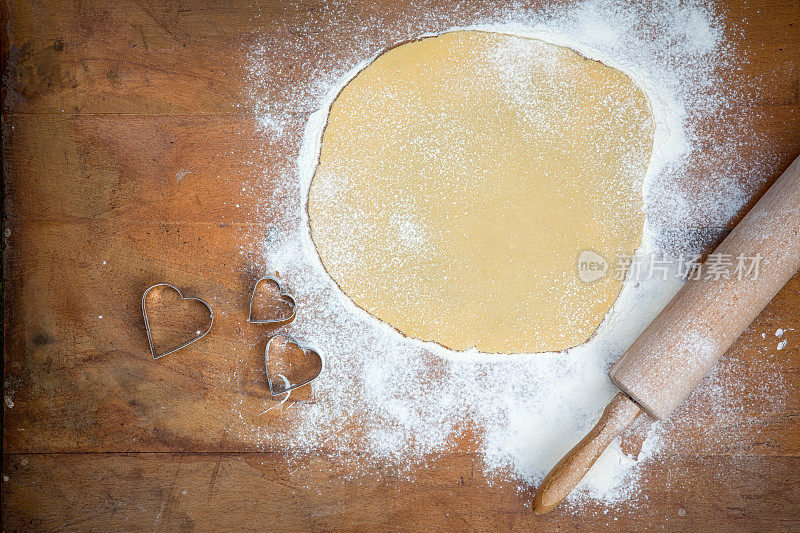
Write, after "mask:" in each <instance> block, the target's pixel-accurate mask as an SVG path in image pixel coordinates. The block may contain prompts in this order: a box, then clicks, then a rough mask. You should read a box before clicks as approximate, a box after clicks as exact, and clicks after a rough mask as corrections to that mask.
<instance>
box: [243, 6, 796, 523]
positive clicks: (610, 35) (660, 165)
mask: <svg viewBox="0 0 800 533" xmlns="http://www.w3.org/2000/svg"><path fill="white" fill-rule="evenodd" d="M646 4H647V5H646V6H644V5H629V4H628V3H623V2H616V1H612V0H588V1H585V2H580V3H577V4H574V5H572V6H553V7H550V8H547V9H538V10H537V9H532V8H529V7H526V6H524V5H522V4H521V3H520V4H519V5H515V4H513V3H512V4H510V5H507V6H504V7H499V8H498V7H496V6H491V7H473V8H465V7H464V6H458V8H455V7H454V8H452V10H453V11H452V12H443V11H427V12H426V15H425V16H423V17H422V18H420V17H415V18H411V17H410V16H409V15H406V14H404V13H402V12H393V13H390V14H389V13H386V14H381V13H376V12H373V11H365V12H364V13H363V16H362V17H361V20H360V21H359V22H358V23H357V24H356V23H353V22H352V21H350V20H345V19H344V18H343V15H342V14H341V13H340V12H339V11H337V10H336V9H334V8H333V7H330V8H327V7H321V8H320V9H321V11H320V13H319V15H318V18H317V21H316V22H315V23H313V24H310V25H308V26H302V27H292V28H289V27H287V28H284V30H285V31H277V30H280V29H277V30H276V31H274V32H271V33H270V35H264V36H254V37H253V41H252V42H251V43H249V44H250V45H251V53H250V63H249V65H248V68H249V71H250V94H249V97H250V100H251V101H250V106H251V109H252V110H253V112H254V113H255V115H256V117H257V122H258V123H257V127H258V128H259V129H260V131H261V133H262V134H263V136H264V143H265V148H264V150H263V152H261V153H257V154H253V156H252V161H251V162H252V164H253V168H254V172H256V173H259V179H260V184H261V185H263V189H262V188H261V187H260V186H259V187H256V188H254V189H253V190H252V192H253V194H262V192H261V191H262V190H268V191H271V192H270V194H269V195H266V196H264V197H263V198H262V203H261V205H260V207H259V209H258V211H257V212H256V213H253V221H254V222H258V221H263V220H268V221H270V223H271V224H273V228H272V230H270V232H269V233H268V235H267V236H266V237H265V236H264V235H263V234H260V235H252V247H251V248H250V249H246V250H244V253H245V254H247V256H248V258H249V259H250V261H251V262H252V264H253V265H255V266H256V267H259V268H261V269H263V271H266V272H275V271H277V272H279V273H280V277H281V280H282V282H283V281H287V282H289V283H290V284H291V286H292V287H293V290H294V292H293V294H294V297H295V299H296V301H297V302H298V307H299V310H298V314H297V318H296V320H295V321H294V322H293V323H292V324H291V326H290V328H289V329H290V333H291V334H292V335H293V336H295V337H297V338H302V339H304V340H305V341H307V342H309V343H310V344H313V345H314V346H315V347H317V348H319V350H320V352H321V353H323V356H324V357H325V360H326V365H325V370H324V372H323V373H322V374H321V375H320V376H319V377H318V378H317V380H315V381H314V383H313V385H312V387H313V390H314V396H315V403H310V404H302V405H300V404H298V407H297V408H296V409H292V410H291V411H284V412H282V416H285V417H286V419H287V426H286V428H285V430H282V431H280V430H266V429H264V428H263V427H262V426H261V425H260V424H259V421H258V420H256V419H254V418H253V416H252V413H249V412H248V411H247V409H246V408H245V407H244V406H243V405H242V404H234V405H232V406H231V409H232V412H233V413H234V416H233V417H232V421H231V431H233V432H235V433H237V434H238V435H239V436H240V437H241V438H242V440H244V441H245V442H250V443H252V444H253V445H255V446H261V447H265V448H266V447H269V446H270V445H271V444H281V445H282V446H286V447H290V448H292V449H294V450H296V451H297V452H298V453H302V452H304V451H319V450H323V449H324V450H326V451H327V453H330V454H331V455H332V456H336V457H339V458H341V460H342V461H344V462H346V463H347V465H348V470H349V474H348V475H349V476H351V477H358V476H359V475H361V474H362V473H363V474H364V475H367V473H368V472H369V471H371V470H370V467H371V466H372V464H371V463H370V461H371V460H374V461H380V462H381V464H383V465H386V464H390V465H393V468H395V469H396V470H397V471H400V472H407V473H408V475H412V474H411V467H412V466H419V465H420V464H423V465H424V464H425V462H426V454H430V453H434V452H445V451H448V450H454V449H456V447H458V446H462V445H463V444H461V441H462V440H463V437H464V436H465V435H467V436H471V437H470V438H473V439H474V436H475V435H477V439H476V440H471V441H470V442H473V444H471V445H470V450H475V449H476V447H477V451H479V452H480V453H481V455H482V459H483V465H484V469H485V472H486V475H487V476H488V478H489V479H490V480H497V481H498V482H506V481H507V480H509V479H510V480H514V481H515V482H517V483H519V486H520V490H526V489H529V488H530V487H531V486H535V485H536V484H538V482H539V481H541V479H542V478H543V476H544V475H545V474H546V472H547V471H548V470H549V469H550V468H551V467H552V466H553V464H554V463H555V462H556V461H557V460H558V459H559V458H560V457H561V456H562V454H563V453H565V452H566V451H567V450H568V449H569V448H570V447H571V446H572V445H573V444H575V443H576V442H577V441H578V440H579V439H580V438H581V437H582V436H583V435H584V434H585V432H586V431H587V430H588V429H589V428H590V427H591V426H592V424H593V423H594V422H595V421H596V420H597V418H598V417H599V415H600V411H601V409H602V407H603V406H604V405H605V404H606V403H607V401H608V400H609V399H610V398H611V397H612V396H613V395H614V394H615V388H614V387H613V385H612V384H611V382H610V381H609V379H608V377H607V375H606V372H607V370H608V369H609V367H610V366H611V365H612V364H613V363H614V362H615V361H616V360H617V358H618V357H619V356H620V355H621V354H622V353H623V352H624V350H625V349H626V348H627V346H628V345H629V344H630V343H631V342H632V341H633V340H634V339H635V338H636V336H637V335H638V334H639V333H640V332H641V331H642V330H643V329H644V328H645V327H646V325H647V324H648V323H649V321H650V320H652V318H654V317H655V315H656V314H657V313H658V312H659V311H660V309H661V308H662V307H663V306H664V305H665V304H666V303H667V302H668V301H669V299H670V298H671V297H672V295H673V294H674V293H675V292H676V291H677V290H678V289H679V287H680V285H681V280H680V277H679V276H678V275H676V274H675V273H674V272H672V273H671V275H669V276H667V279H666V280H662V279H647V276H641V277H640V279H629V280H628V282H627V283H626V289H625V290H624V291H623V293H622V295H621V296H620V298H619V300H618V301H617V303H616V304H615V305H614V307H613V309H612V311H611V313H610V314H609V315H608V316H607V317H606V319H605V321H604V322H603V324H602V325H601V327H600V330H599V331H598V332H597V334H596V335H595V336H594V337H593V338H592V339H591V340H590V341H589V342H587V343H586V344H584V345H582V346H579V347H577V348H574V349H571V350H568V351H566V352H563V353H548V354H528V355H513V356H512V355H509V356H504V355H487V354H480V353H477V352H462V353H456V352H451V351H448V350H445V349H443V348H441V347H439V346H436V345H430V344H425V343H422V342H419V341H415V340H412V339H407V338H404V337H402V336H401V335H400V334H398V333H397V332H396V331H395V330H393V329H392V328H390V327H388V326H387V325H385V324H383V323H381V322H379V321H377V320H376V319H374V318H372V317H371V316H370V315H368V314H367V313H366V312H364V311H362V310H360V309H358V308H357V307H355V306H354V305H353V304H352V302H351V301H350V300H349V299H348V298H347V297H346V296H345V295H344V294H342V293H341V291H340V290H339V289H338V287H337V286H336V285H335V283H334V282H333V281H332V280H331V278H330V277H329V276H328V274H327V273H326V272H325V270H324V269H323V267H322V265H321V263H320V260H319V258H318V256H317V252H316V250H315V248H314V246H313V243H312V242H311V239H310V236H309V228H308V221H307V216H306V210H305V202H306V195H307V193H308V188H309V184H310V180H311V177H312V176H313V173H314V169H315V167H316V162H317V156H318V154H319V148H320V139H321V134H322V130H323V128H324V126H325V121H326V119H327V114H328V109H329V107H330V105H331V102H332V101H333V99H334V98H335V96H336V95H337V94H338V92H339V91H340V90H341V88H342V87H344V85H345V84H346V83H347V82H348V81H349V80H350V79H351V78H352V77H353V76H354V75H355V74H356V73H357V72H359V71H360V70H361V69H362V68H364V67H365V66H366V65H367V64H369V62H370V61H372V60H373V59H374V58H375V57H376V56H377V55H378V54H380V53H381V52H383V51H385V50H386V49H388V48H389V47H391V46H394V45H396V44H398V43H401V42H405V41H408V40H411V39H418V38H420V37H423V36H428V35H435V34H439V33H442V32H445V31H452V30H454V29H465V28H470V29H485V30H489V31H496V32H502V33H509V34H515V35H521V36H528V37H537V38H539V39H542V40H545V41H548V42H551V43H554V44H559V45H564V46H569V47H572V48H574V49H575V50H577V51H578V52H580V53H581V54H583V55H585V56H587V57H589V58H592V59H598V60H601V61H603V62H604V63H607V64H608V65H609V66H612V67H614V68H617V69H619V70H621V71H623V72H624V73H626V74H628V75H629V76H630V77H631V78H632V79H633V80H634V81H635V82H636V83H637V85H639V86H640V87H641V88H642V89H643V90H644V91H645V92H646V94H647V96H648V98H649V99H650V102H651V107H652V109H653V112H654V117H655V121H656V141H655V147H654V148H655V151H654V156H653V160H652V163H651V167H650V170H649V172H648V175H647V177H646V179H645V183H644V187H645V209H646V214H647V228H646V240H645V242H644V243H643V245H642V248H641V249H640V250H639V252H640V253H643V254H644V253H664V254H669V255H674V254H679V253H686V252H688V251H698V250H704V249H706V248H707V247H708V246H709V244H710V243H712V242H714V240H716V239H718V237H719V233H715V232H713V231H699V230H695V231H689V230H688V229H687V228H688V227H690V226H692V225H695V226H698V225H700V226H701V227H713V226H724V225H726V224H728V223H729V221H730V220H731V219H732V218H734V217H735V216H736V215H737V214H738V213H739V211H740V210H741V209H742V208H743V206H744V204H745V202H746V201H747V200H748V199H749V198H750V197H751V196H752V194H753V193H754V192H755V191H756V190H757V189H758V187H759V186H760V185H761V183H762V182H763V180H764V179H766V178H767V177H768V176H769V175H770V174H771V173H772V172H774V170H775V166H776V164H777V161H776V158H775V156H774V155H773V154H772V153H771V152H770V151H769V150H768V149H767V146H768V144H767V143H766V141H765V139H763V138H761V137H759V135H758V133H754V131H756V132H757V128H755V127H754V123H755V120H756V118H757V117H756V116H755V115H754V112H750V111H748V110H747V108H742V107H740V105H741V102H742V101H743V100H746V98H748V97H749V98H752V95H743V94H741V90H740V87H742V86H745V85H746V84H744V83H742V82H741V80H739V79H738V72H739V70H738V69H739V67H738V65H739V62H742V61H747V56H748V54H747V50H742V49H738V48H735V47H734V46H732V45H731V44H729V43H730V42H731V41H732V40H733V39H730V37H733V36H735V35H736V34H737V33H738V32H739V31H740V29H739V28H737V27H735V26H732V25H731V24H730V23H729V22H728V21H725V20H722V19H720V18H719V16H718V15H717V13H716V8H715V7H714V5H713V4H708V3H707V2H700V1H691V0H690V1H688V2H681V3H677V2H669V1H666V0H659V1H656V2H647V3H646ZM445 9H447V8H445ZM384 17H386V18H384ZM388 17H390V18H391V20H389V18H388ZM299 57H302V58H308V59H306V60H305V61H306V63H300V64H298V63H297V58H299ZM546 59H547V58H543V57H539V58H531V57H528V56H526V55H525V54H523V53H522V51H519V50H516V51H515V50H498V51H497V54H496V61H497V65H498V68H502V69H504V70H505V71H507V73H508V79H509V80H511V81H512V82H513V80H514V79H515V76H516V74H517V72H516V69H518V68H524V64H525V62H526V61H530V60H538V61H544V60H546ZM509 95H510V97H511V98H518V97H519V98H520V101H519V103H520V105H525V104H526V102H525V101H524V93H519V92H515V91H514V88H513V87H509ZM531 111H532V113H533V114H532V115H531V119H532V120H535V109H532V110H531ZM710 122H712V123H713V124H712V125H711V126H712V128H711V129H712V130H713V131H711V132H709V131H708V130H709V123H710ZM709 138H711V139H713V141H714V142H713V143H711V144H709V143H708V139H709ZM701 141H702V142H701ZM275 153H279V154H286V153H290V154H294V156H295V157H294V159H291V160H280V161H276V160H275V155H274V154H275ZM753 154H758V155H757V156H753ZM697 176H704V177H706V178H707V179H703V180H698V179H697ZM398 217H399V218H398V220H397V221H396V222H397V231H398V242H400V243H405V244H406V245H408V246H416V245H420V244H422V245H424V231H423V229H422V228H421V227H420V225H419V223H418V220H417V219H416V218H415V217H414V213H401V214H399V215H398ZM350 260H352V261H358V260H359V259H358V257H352V258H350ZM764 342H767V341H764ZM765 346H766V345H765ZM774 349H775V346H774V343H772V344H770V345H769V346H768V347H767V348H765V349H764V350H763V351H762V353H763V354H764V362H763V364H761V363H759V364H758V365H734V364H728V363H725V362H724V361H723V363H722V364H720V365H718V367H716V369H715V370H714V372H713V373H712V375H711V376H709V378H708V379H706V380H705V381H704V382H703V384H702V385H701V386H700V387H699V389H698V390H697V391H695V393H694V394H693V395H692V398H690V400H689V402H688V403H687V404H686V405H685V406H684V407H683V408H681V410H680V411H679V412H678V413H677V414H676V416H675V417H674V418H673V419H672V420H670V421H668V422H665V423H660V424H656V425H654V426H652V427H651V428H649V429H648V428H646V427H645V426H640V427H639V428H638V429H635V430H634V431H633V432H632V436H633V437H638V438H639V441H640V446H639V448H640V450H637V451H633V452H632V451H627V452H626V451H623V446H622V445H621V443H619V442H618V443H615V444H614V445H612V446H611V447H610V448H609V450H608V451H607V452H606V453H605V454H604V455H603V457H601V459H600V461H599V463H598V466H597V467H596V468H595V469H593V471H592V472H591V473H590V475H589V476H587V478H586V479H585V480H584V481H583V482H582V483H581V485H580V487H579V490H578V491H575V492H574V493H573V495H572V496H570V499H569V500H568V502H567V504H568V505H571V506H573V508H575V509H577V508H578V507H580V506H582V504H583V503H584V502H586V501H589V500H591V501H595V502H601V503H607V504H616V503H618V502H622V501H627V502H628V505H633V503H632V498H634V497H635V496H636V494H637V493H638V491H639V489H638V485H637V482H638V481H639V480H640V479H641V475H642V471H643V469H642V465H646V464H648V462H651V461H657V460H661V458H664V457H667V456H668V454H669V452H670V451H671V450H676V451H679V450H680V448H679V442H678V440H676V439H673V438H672V435H675V434H676V432H681V431H688V430H693V429H696V426H698V425H700V423H699V422H697V421H698V420H700V421H701V422H702V424H705V425H704V426H703V431H704V432H705V434H706V435H709V438H712V437H711V436H713V435H718V433H714V430H715V428H716V427H717V424H719V423H720V422H719V420H718V419H716V420H715V419H714V418H715V416H716V415H719V414H720V413H719V412H713V413H711V414H709V413H708V412H707V411H706V410H705V409H706V407H707V406H712V410H713V408H714V407H713V406H719V408H720V409H723V408H724V409H731V410H734V414H735V409H736V408H737V406H739V408H740V409H744V405H745V404H746V402H751V401H752V402H759V403H761V404H765V405H767V406H768V407H769V408H770V409H774V410H776V411H777V410H780V409H781V408H782V405H783V400H782V398H783V397H784V396H783V395H784V394H785V388H784V387H782V380H781V378H780V375H779V374H777V373H776V372H774V368H775V367H774V363H773V362H771V360H770V357H768V354H769V353H773V352H770V350H773V351H774ZM242 364H244V363H242ZM742 366H746V367H747V368H746V369H742V368H741V367H742ZM742 372H744V373H746V374H748V375H749V376H750V377H751V378H757V379H762V380H764V382H765V383H768V384H769V386H765V387H763V388H761V389H760V390H756V391H748V393H747V394H749V396H748V397H745V398H744V399H739V400H737V399H736V398H737V395H738V394H739V392H740V391H737V390H736V388H735V386H734V384H735V383H736V382H738V381H740V380H741V379H743V375H742ZM701 400H702V401H701ZM737 402H740V403H737ZM741 402H745V403H741ZM277 412H280V411H277ZM256 414H257V413H256ZM270 414H272V413H270ZM744 430H746V428H745V429H744ZM637 432H638V435H637ZM714 444H715V443H710V444H709V445H714ZM716 444H718V443H716ZM351 451H363V452H367V453H366V454H365V455H364V456H358V457H355V456H353V455H349V454H348V452H351ZM363 457H367V458H363ZM370 458H371V459H370Z"/></svg>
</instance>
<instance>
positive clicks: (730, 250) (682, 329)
mask: <svg viewBox="0 0 800 533" xmlns="http://www.w3.org/2000/svg"><path fill="white" fill-rule="evenodd" d="M712 256H717V257H716V259H717V260H720V259H727V258H730V261H731V262H732V263H734V264H735V263H736V261H737V258H739V257H747V258H751V260H750V265H751V266H753V265H757V267H758V272H757V273H756V272H750V273H749V274H748V275H742V276H739V275H738V274H737V275H733V276H731V277H729V278H728V279H718V280H714V279H713V278H714V277H716V275H712V267H711V263H712ZM712 256H709V258H707V259H706V262H705V263H704V264H703V266H702V267H701V269H700V274H699V275H697V276H693V277H692V279H690V280H688V281H687V282H686V284H685V285H684V286H683V287H682V288H681V290H680V291H679V292H678V294H676V295H675V297H674V298H673V299H672V300H671V301H670V302H669V304H667V306H666V307H665V308H664V310H662V311H661V313H660V314H659V315H658V316H657V317H656V318H655V320H653V322H652V323H651V324H650V325H649V326H648V327H647V329H645V330H644V332H643V333H642V334H641V335H640V336H639V338H638V339H636V341H635V342H634V343H633V344H632V345H631V347H630V348H628V350H627V351H626V352H625V354H624V355H623V356H622V358H620V360H619V361H617V363H616V364H615V365H614V366H613V367H612V368H611V371H610V372H609V376H610V377H611V381H613V382H614V384H615V385H617V387H619V388H620V390H622V392H620V393H619V394H617V395H616V397H614V399H613V400H612V401H611V403H609V404H608V406H607V407H606V408H605V411H603V415H602V416H601V418H600V421H599V422H597V424H596V425H595V427H594V428H593V429H592V430H591V431H590V432H589V434H588V435H586V437H584V439H583V440H582V441H580V442H579V443H578V444H577V445H576V446H575V447H574V448H573V449H572V450H571V451H570V452H569V453H567V455H565V456H564V457H563V458H562V459H561V460H560V461H559V462H558V464H556V466H555V467H554V468H553V469H552V470H551V471H550V473H549V474H547V477H545V478H544V481H542V484H541V485H540V486H539V490H537V491H536V496H535V497H534V499H533V509H534V511H535V512H536V513H537V514H544V513H547V512H549V511H550V510H552V509H553V508H554V507H555V506H556V505H558V503H559V502H560V501H561V500H563V499H564V498H565V497H566V496H567V494H569V492H570V491H571V490H572V489H573V488H574V487H575V485H577V484H578V482H579V481H580V480H581V478H583V476H584V475H585V474H586V472H588V471H589V469H590V468H591V467H592V465H593V464H594V463H595V461H596V460H597V458H598V457H599V456H600V454H601V453H603V450H605V449H606V447H607V446H608V445H609V444H610V443H611V441H613V440H614V438H616V437H617V435H619V434H620V433H621V432H622V431H623V430H624V429H625V428H627V427H628V426H629V425H630V424H631V423H632V422H633V421H634V420H635V419H636V417H637V416H639V414H640V413H641V412H642V411H645V412H647V413H648V414H650V415H652V416H654V417H655V418H657V419H659V420H661V419H664V418H667V417H668V416H669V415H670V414H671V413H672V412H673V411H674V410H675V408H676V407H678V406H679V405H680V404H681V403H682V402H683V401H684V400H685V399H686V397H687V396H688V395H689V393H690V392H691V391H692V389H693V388H694V387H695V386H696V385H697V384H698V383H699V382H700V380H701V379H703V376H705V375H706V374H707V373H708V371H709V370H710V369H711V367H712V366H713V365H714V363H716V362H717V361H718V360H719V358H720V357H721V356H722V355H723V354H724V353H725V352H726V351H728V349H729V348H730V347H731V345H732V344H733V342H734V341H735V340H736V339H737V338H738V337H739V335H741V334H742V332H743V331H744V330H745V328H746V327H747V326H748V325H749V324H750V323H751V322H752V321H753V320H754V319H755V317H756V316H757V315H758V314H759V313H760V312H761V310H762V309H764V307H765V306H766V305H767V304H768V303H769V301H770V300H772V298H773V297H774V296H775V295H776V294H777V293H778V291H779V290H780V289H781V287H783V286H784V285H785V284H786V283H787V282H788V281H789V279H790V278H791V277H792V276H793V275H794V274H795V272H797V270H798V268H800V157H798V158H797V159H795V160H794V162H793V163H792V164H791V165H790V166H789V168H788V169H786V171H785V172H784V173H783V174H782V175H781V177H780V178H778V180H777V181H776V182H775V183H774V184H773V185H772V187H770V188H769V190H768V191H767V192H766V194H764V196H763V197H762V198H761V199H760V200H759V201H758V203H757V204H756V205H755V206H753V208H752V209H751V210H750V212H749V213H748V214H747V216H745V217H744V218H743V219H742V221H741V222H740V223H739V224H738V225H737V226H736V228H734V230H733V231H732V232H731V233H730V234H729V235H728V236H727V237H726V238H725V240H724V241H723V242H722V244H720V245H719V246H718V247H717V249H716V250H714V252H713V254H712ZM759 261H760V262H759ZM721 263H722V261H718V262H717V263H716V264H717V265H719V264H721ZM731 270H733V269H731ZM706 278H711V280H709V279H706Z"/></svg>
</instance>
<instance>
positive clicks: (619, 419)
mask: <svg viewBox="0 0 800 533" xmlns="http://www.w3.org/2000/svg"><path fill="white" fill-rule="evenodd" d="M641 412H642V409H641V408H640V407H639V406H638V405H637V404H636V403H635V402H634V401H633V400H631V399H630V398H629V397H628V396H627V395H626V394H624V393H622V392H620V393H619V394H617V395H616V396H615V397H614V399H613V400H611V402H610V403H609V404H608V405H607V406H606V408H605V410H603V415H602V416H601V417H600V420H599V421H598V422H597V424H595V426H594V428H592V430H591V431H590V432H589V433H588V434H587V435H586V436H585V437H584V438H583V440H581V441H580V442H579V443H578V444H577V445H576V446H575V447H574V448H572V450H570V451H569V452H568V453H567V455H565V456H564V457H563V458H562V459H561V460H560V461H559V462H558V463H557V464H556V466H554V467H553V469H552V470H551V471H550V473H549V474H547V476H546V477H545V478H544V480H543V481H542V484H541V485H539V489H538V490H537V491H536V495H535V496H534V498H533V512H535V513H536V514H545V513H549V512H550V511H552V510H553V509H554V508H555V506H556V505H558V504H559V503H560V502H561V500H563V499H564V498H566V497H567V494H569V493H570V491H571V490H572V489H573V488H575V485H577V484H578V482H580V480H581V479H582V478H583V476H584V475H586V473H587V472H588V471H589V469H590V468H591V467H592V465H593V464H594V463H595V462H596V461H597V458H598V457H600V454H602V453H603V451H604V450H605V449H606V448H607V447H608V445H609V444H611V441H613V440H614V439H615V438H616V437H617V435H619V434H620V433H622V431H623V430H625V428H627V427H628V426H629V425H631V423H632V422H633V421H634V420H636V417H637V416H639V414H641Z"/></svg>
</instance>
